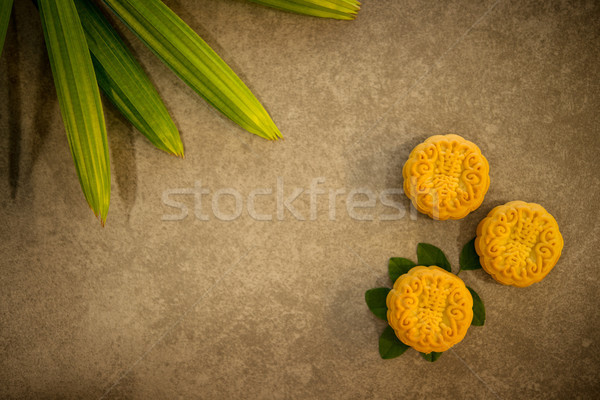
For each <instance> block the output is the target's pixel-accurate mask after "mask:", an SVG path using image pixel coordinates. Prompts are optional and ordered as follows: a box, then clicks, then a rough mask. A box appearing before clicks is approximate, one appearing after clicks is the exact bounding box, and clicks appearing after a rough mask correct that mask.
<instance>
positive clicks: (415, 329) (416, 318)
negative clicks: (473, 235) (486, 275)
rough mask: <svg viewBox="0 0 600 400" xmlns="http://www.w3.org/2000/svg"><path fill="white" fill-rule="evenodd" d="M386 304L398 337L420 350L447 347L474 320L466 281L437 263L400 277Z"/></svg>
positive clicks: (463, 334) (446, 348)
mask: <svg viewBox="0 0 600 400" xmlns="http://www.w3.org/2000/svg"><path fill="white" fill-rule="evenodd" d="M386 303H387V307H388V312H387V319H388V323H389V324H390V326H391V327H392V328H393V329H394V332H395V333H396V336H397V337H398V339H400V340H401V341H402V342H403V343H404V344H406V345H408V346H411V347H412V348H414V349H415V350H417V351H420V352H421V353H431V352H432V351H436V352H442V351H446V350H448V349H449V348H450V347H452V346H454V345H455V344H456V343H458V342H460V341H461V340H462V339H463V338H464V337H465V335H466V333H467V329H468V328H469V326H470V325H471V321H472V320H473V297H472V296H471V293H470V292H469V290H468V289H467V287H466V286H465V284H464V282H463V281H462V279H460V278H459V277H457V276H456V275H454V274H451V273H450V272H448V271H446V270H443V269H442V268H440V267H437V266H431V267H423V266H417V267H414V268H412V269H411V270H410V271H408V273H406V274H404V275H402V276H401V277H399V278H398V279H397V280H396V282H395V283H394V288H393V289H392V290H391V291H390V292H389V294H388V296H387V299H386Z"/></svg>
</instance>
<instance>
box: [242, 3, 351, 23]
mask: <svg viewBox="0 0 600 400" xmlns="http://www.w3.org/2000/svg"><path fill="white" fill-rule="evenodd" d="M250 1H252V2H254V3H258V4H262V5H264V6H268V7H272V8H276V9H278V10H283V11H289V12H295V13H298V14H305V15H312V16H314V17H321V18H334V19H354V18H356V14H357V13H358V10H359V9H360V2H359V1H357V0H250Z"/></svg>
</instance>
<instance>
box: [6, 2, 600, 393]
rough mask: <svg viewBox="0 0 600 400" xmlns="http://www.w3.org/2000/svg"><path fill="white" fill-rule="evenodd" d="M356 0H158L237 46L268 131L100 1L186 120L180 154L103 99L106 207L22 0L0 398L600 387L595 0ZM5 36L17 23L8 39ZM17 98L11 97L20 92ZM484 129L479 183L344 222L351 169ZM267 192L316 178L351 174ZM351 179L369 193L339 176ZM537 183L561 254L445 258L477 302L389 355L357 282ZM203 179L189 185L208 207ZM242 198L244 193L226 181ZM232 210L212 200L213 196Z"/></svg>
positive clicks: (397, 171) (477, 138)
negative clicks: (538, 269) (169, 61)
mask: <svg viewBox="0 0 600 400" xmlns="http://www.w3.org/2000/svg"><path fill="white" fill-rule="evenodd" d="M494 1H495V0H484V1H468V0H457V1H441V2H438V1H428V2H417V1H410V0H409V1H396V0H387V1H384V0H379V1H369V0H366V1H365V2H364V3H365V4H364V5H363V9H362V11H361V13H360V16H359V18H358V19H357V20H356V21H354V22H337V21H329V20H320V19H316V18H310V17H303V16H298V15H292V14H286V13H281V12H278V11H274V10H270V9H267V8H263V7H261V6H258V5H256V4H252V3H249V2H244V1H236V0H220V1H215V0H213V1H210V0H196V1H182V0H166V3H167V4H168V5H169V6H171V7H172V8H173V9H174V10H175V11H177V12H178V13H179V14H180V15H181V16H182V17H183V19H184V20H185V21H187V22H188V23H189V24H190V25H191V26H192V27H193V28H194V29H195V30H196V31H198V32H199V33H200V34H201V35H202V36H203V37H204V38H205V39H206V40H207V41H208V43H209V44H210V45H211V46H213V47H214V48H215V49H217V50H218V51H219V53H220V54H221V55H222V57H223V58H224V59H225V60H226V61H227V62H228V63H230V65H232V66H233V68H234V69H235V70H236V71H237V72H238V73H239V74H240V76H241V77H242V78H243V79H244V80H245V81H246V82H247V83H248V85H249V86H250V88H251V89H252V90H253V91H254V93H256V95H257V97H258V98H259V99H260V100H261V101H262V102H263V103H264V104H265V106H266V107H267V109H268V110H269V112H270V113H271V114H272V116H273V118H274V120H275V121H276V123H277V124H278V126H279V127H280V128H281V131H282V132H283V133H284V136H285V140H284V141H279V142H276V143H269V142H267V141H265V140H262V139H260V138H258V137H256V136H253V135H251V134H248V133H246V132H244V131H242V130H241V129H239V128H238V127H237V126H236V125H234V124H233V123H231V122H229V121H228V120H226V119H225V118H224V117H222V116H221V115H220V114H218V113H217V112H215V111H214V110H212V109H211V108H210V107H209V106H207V104H206V103H205V102H204V101H203V100H202V99H201V98H199V97H198V96H196V95H195V94H194V93H193V92H192V91H191V90H190V89H189V88H187V87H186V86H185V85H184V84H183V83H182V82H180V81H179V80H178V79H177V78H176V77H174V76H173V74H171V73H170V71H169V70H168V69H167V68H166V67H165V66H163V65H162V64H160V63H159V62H158V61H157V60H156V59H155V58H154V56H153V55H152V54H151V53H150V52H149V51H148V50H147V49H146V48H144V46H143V45H141V44H140V43H139V41H137V40H136V39H135V38H134V37H133V35H131V34H130V33H128V32H126V30H125V29H124V28H123V27H122V26H121V25H120V23H118V22H117V21H115V23H116V25H117V26H118V27H119V29H120V30H121V31H122V32H124V33H125V37H126V38H127V40H128V42H129V43H130V44H131V46H132V48H133V50H134V52H135V53H136V55H137V56H138V57H139V59H140V60H141V61H142V63H143V65H144V67H145V68H146V70H147V71H148V73H149V75H150V76H151V79H152V80H153V82H154V83H155V84H156V86H157V87H158V88H159V90H160V92H161V94H162V95H163V97H164V100H165V103H166V104H167V107H168V108H169V110H170V111H171V112H172V115H173V117H174V119H175V120H176V122H177V124H178V126H179V127H180V130H181V135H182V138H183V140H184V143H185V149H186V158H185V160H180V159H175V158H173V157H170V156H168V155H166V154H165V153H163V152H160V151H157V150H155V149H154V148H153V147H152V146H151V145H150V144H149V142H148V141H147V140H146V139H145V138H144V137H142V135H140V134H139V133H138V132H136V131H134V129H133V128H132V127H131V126H130V125H129V124H128V123H127V122H126V121H124V120H123V118H121V117H120V116H119V115H118V113H117V112H116V111H115V110H114V108H113V107H112V106H110V105H109V104H106V107H105V113H106V117H107V118H106V119H107V126H108V131H109V144H110V153H111V162H112V174H113V177H112V183H113V185H112V188H113V194H112V203H111V209H110V212H109V218H108V222H107V226H106V227H105V228H104V229H102V228H101V227H100V224H99V223H98V222H97V221H96V220H94V217H93V215H92V213H91V212H90V210H89V209H88V207H87V206H86V204H85V201H84V198H83V196H82V193H81V189H80V187H79V183H78V181H77V177H76V175H75V170H74V167H73V162H72V159H71V155H70V154H69V150H68V146H67V141H66V137H65V134H64V128H63V125H62V121H61V117H60V113H59V110H58V105H57V102H56V95H55V91H54V88H53V83H52V79H51V75H50V72H49V65H48V61H47V58H46V56H45V54H44V44H43V37H42V35H41V31H40V26H39V25H40V24H39V18H38V17H37V15H36V14H35V9H34V7H33V6H32V4H30V3H31V2H27V1H17V2H16V3H17V4H16V8H17V9H16V17H17V21H16V22H17V27H18V35H15V32H14V29H13V28H12V27H11V29H10V33H9V36H8V38H7V43H6V48H5V49H4V52H3V54H2V59H1V61H0V132H1V133H2V134H0V207H1V208H0V215H1V228H0V249H1V252H2V258H1V263H0V268H1V270H0V397H2V398H49V399H50V398H100V397H103V398H106V399H151V398H152V399H158V398H165V399H173V398H207V399H210V398H226V399H263V398H275V399H303V398H306V399H312V398H344V399H350V398H357V399H358V398H378V399H385V398H390V399H392V398H393V399H399V398H448V399H449V398H452V399H454V398H467V399H469V398H473V399H480V398H490V399H495V398H502V399H564V398H581V399H590V398H598V397H599V396H600V384H599V382H600V371H599V368H600V367H599V365H600V354H599V348H600V345H599V342H598V340H597V335H598V331H599V330H600V322H599V321H600V312H599V309H600V307H599V306H600V300H599V297H598V285H599V283H600V282H599V278H600V277H599V275H600V273H599V271H600V268H598V265H597V262H598V260H599V259H600V251H599V246H598V237H599V235H600V228H599V227H600V224H599V222H600V218H599V217H600V215H599V212H598V209H599V208H598V199H599V198H600V189H599V184H600V181H599V178H598V152H599V150H600V137H599V134H600V132H599V126H600V120H599V113H598V110H599V109H600V101H599V93H600V88H599V81H600V73H599V67H598V65H599V63H600V37H599V36H600V22H599V21H600V3H598V2H597V1H594V0H591V1H573V2H571V1H542V0H539V1H535V2H534V1H525V2H524V1H517V0H506V1H503V0H500V1H498V2H494ZM17 42H18V43H17ZM19 104H20V105H19ZM443 133H458V134H461V135H463V136H465V137H466V138H468V139H469V140H472V141H473V142H475V143H477V144H478V145H479V146H480V148H481V149H482V151H483V154H484V155H485V156H486V157H487V158H488V160H489V162H490V167H491V186H490V190H489V192H488V194H487V196H486V198H485V201H484V203H483V205H482V206H481V207H480V208H479V209H478V210H477V211H475V212H473V213H472V214H470V215H468V216H467V217H466V218H464V219H462V220H459V221H445V222H438V221H432V220H430V219H429V218H427V217H426V216H423V215H418V216H416V217H415V215H414V213H411V212H409V211H408V204H409V203H408V201H407V200H406V199H402V197H398V199H400V200H399V201H400V205H401V206H402V207H406V210H407V211H406V214H405V215H404V216H403V217H402V218H401V219H400V220H396V221H386V220H381V218H380V217H381V215H383V214H386V213H389V212H392V211H393V209H391V208H389V207H383V206H382V205H381V203H380V202H379V201H378V202H377V206H376V207H375V208H374V209H373V210H370V211H369V210H365V209H360V210H357V211H356V212H357V213H358V214H359V215H363V216H364V215H365V214H367V213H369V212H370V213H371V214H372V215H373V216H374V219H373V220H370V221H369V220H357V219H353V218H350V217H349V216H348V213H347V211H346V208H345V205H344V199H345V197H347V194H348V192H350V190H352V189H357V188H367V189H370V190H372V191H373V192H375V193H379V192H381V191H382V190H384V189H385V188H400V187H401V185H402V177H401V167H402V164H403V163H404V161H405V160H406V158H407V156H408V153H409V151H410V149H411V148H412V147H413V146H415V145H416V144H417V143H419V142H421V141H423V140H424V139H425V138H426V137H428V136H430V135H434V134H443ZM278 177H281V179H282V181H283V185H284V195H285V196H286V197H288V196H289V195H291V194H292V192H293V189H294V188H295V187H301V188H308V186H309V185H310V183H311V180H312V179H314V178H317V177H323V178H324V179H325V182H324V183H321V184H320V185H319V187H321V188H323V189H324V190H326V191H327V190H330V189H331V190H333V189H341V188H345V190H346V195H341V196H339V197H338V198H337V203H336V204H337V215H336V220H335V221H332V220H330V218H329V205H328V204H329V202H328V198H327V196H326V195H320V196H318V197H317V202H316V208H315V211H316V214H315V218H314V220H310V218H309V215H310V197H309V196H308V194H307V193H306V192H304V193H302V194H301V195H300V196H299V197H298V199H297V200H295V202H294V203H293V205H294V206H295V207H296V209H297V212H298V213H300V214H301V215H302V216H303V217H304V218H305V219H306V220H304V221H301V220H296V219H295V218H294V217H293V215H292V214H291V213H290V212H289V211H287V210H285V213H284V215H283V216H284V218H283V220H278V218H277V215H276V212H275V211H276V195H275V193H276V192H277V188H276V185H277V179H278ZM196 181H199V182H201V184H202V185H203V186H204V187H206V188H208V189H210V190H211V192H215V191H216V190H218V189H221V188H233V189H235V190H237V191H238V192H240V193H241V194H242V195H244V196H247V195H248V194H249V193H250V192H251V191H252V190H254V189H257V188H271V189H272V190H273V194H272V195H271V196H262V197H261V196H259V197H257V201H256V209H257V211H258V212H259V213H263V214H268V213H272V214H273V215H274V218H273V220H271V221H257V220H255V219H253V218H251V217H250V215H249V213H248V211H247V209H246V207H244V210H243V213H242V215H241V216H240V217H239V218H237V219H236V220H234V221H222V220H219V219H217V218H215V217H214V216H213V215H212V214H211V213H210V195H208V196H207V197H206V199H205V204H204V205H203V212H205V213H207V214H209V215H210V219H209V221H202V220H200V219H197V218H195V217H194V213H193V209H192V207H193V198H192V197H191V196H187V197H180V198H178V200H179V201H181V202H183V203H184V204H185V205H186V206H187V207H188V208H189V215H188V217H187V218H186V219H184V220H182V221H163V220H162V219H163V216H164V215H165V214H171V213H173V209H172V208H170V207H168V206H166V205H164V204H163V202H162V200H161V196H162V194H163V192H164V191H165V190H168V189H176V188H192V187H193V186H194V182H196ZM357 199H363V198H360V197H358V198H357ZM510 200H524V201H528V202H539V203H541V204H542V205H543V206H544V207H545V208H546V209H547V210H548V211H549V212H551V213H552V214H553V215H554V216H555V217H556V219H557V221H558V223H559V225H560V228H561V231H562V234H563V236H564V239H565V248H564V252H563V256H562V258H561V259H560V261H559V263H558V265H557V266H556V268H555V269H554V270H553V271H552V272H551V273H550V274H549V275H548V277H547V278H546V279H545V280H544V281H542V282H540V283H538V284H535V285H534V286H531V287H529V288H526V289H518V288H512V287H505V286H501V285H499V284H497V283H496V282H495V281H493V280H492V279H491V278H490V277H489V276H488V275H486V273H485V272H483V271H472V272H464V273H462V274H461V277H463V279H464V280H465V281H466V282H467V284H468V285H469V286H471V287H473V288H474V289H475V290H477V291H478V292H479V294H480V295H481V297H482V298H483V299H484V301H485V302H486V305H487V313H488V317H487V323H486V325H485V326H484V327H482V328H479V327H472V328H471V329H470V330H469V332H468V333H467V336H466V338H465V340H464V341H462V342H461V343H459V344H458V345H457V346H455V347H454V348H453V349H451V350H450V351H449V352H448V354H445V355H444V356H443V357H442V358H441V359H440V360H439V361H438V362H436V363H435V364H428V363H426V362H425V361H424V360H422V359H421V358H420V357H419V355H418V354H417V353H416V352H414V351H408V352H407V353H406V354H405V355H404V356H402V357H401V358H399V359H395V360H391V361H384V360H381V359H380V358H379V355H378V353H377V338H378V335H379V333H380V332H381V331H382V330H383V328H384V323H383V322H382V321H380V320H377V319H376V318H375V317H374V316H372V315H371V314H370V313H369V311H368V310H367V308H366V306H365V304H364V300H363V295H364V291H365V290H366V289H369V288H371V287H375V286H383V285H389V284H390V283H389V282H388V278H387V276H386V270H387V259H388V258H389V257H391V256H405V257H413V258H414V256H415V248H416V245H417V243H418V242H421V241H425V242H430V243H432V244H435V245H437V246H439V247H441V248H442V249H444V250H445V251H446V253H447V254H448V256H449V258H450V260H451V262H452V263H453V264H454V266H455V267H456V264H457V259H458V254H459V250H460V248H461V246H462V245H463V244H464V243H465V242H467V241H468V240H469V239H470V238H472V237H473V236H474V233H475V227H476V226H477V223H478V221H479V220H480V219H481V218H483V216H485V215H486V213H487V212H488V211H489V210H490V209H491V208H492V207H493V206H495V205H498V204H502V203H504V202H507V201H510ZM207 201H208V203H207ZM244 204H246V201H245V203H244ZM219 206H220V207H221V209H222V211H223V212H228V213H231V212H232V210H233V209H234V206H233V199H232V198H231V196H229V197H222V198H221V202H220V203H219Z"/></svg>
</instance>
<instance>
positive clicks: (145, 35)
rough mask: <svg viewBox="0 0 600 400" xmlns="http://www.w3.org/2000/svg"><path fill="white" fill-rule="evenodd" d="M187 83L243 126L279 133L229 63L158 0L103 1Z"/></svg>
mask: <svg viewBox="0 0 600 400" xmlns="http://www.w3.org/2000/svg"><path fill="white" fill-rule="evenodd" d="M104 2H105V3H106V4H107V5H108V6H109V7H110V8H111V9H112V10H113V11H114V12H115V13H116V14H117V15H118V16H119V18H121V20H122V21H123V22H124V23H125V24H126V25H127V26H128V27H129V28H130V29H131V30H132V31H133V32H134V33H135V34H136V35H137V36H138V37H139V38H140V39H141V40H142V41H143V42H144V43H145V44H146V45H147V46H148V47H149V48H150V49H151V50H152V51H153V52H154V53H155V54H156V55H157V56H158V57H159V58H160V59H161V60H162V61H163V62H164V63H165V64H167V65H168V66H169V67H170V68H171V69H172V70H173V71H174V72H175V73H176V74H177V75H178V76H179V77H180V78H181V79H182V80H183V81H184V82H185V83H186V84H188V85H189V86H190V87H191V88H193V89H194V90H195V91H196V92H197V93H198V94H200V96H202V97H203V98H204V99H206V101H208V102H209V103H210V104H211V105H213V106H214V107H215V108H216V109H217V110H219V111H221V112H222V113H223V114H224V115H225V116H227V117H228V118H230V119H231V120H232V121H234V122H235V123H237V124H238V125H240V126H241V127H242V128H244V129H246V130H247V131H249V132H252V133H254V134H256V135H258V136H261V137H263V138H265V139H270V140H276V139H277V138H279V137H281V133H280V132H279V129H277V127H276V126H275V124H274V123H273V121H272V120H271V117H270V116H269V114H268V113H267V112H266V111H265V109H264V108H263V106H262V105H261V104H260V102H259V101H258V100H257V99H256V97H254V95H253V94H252V93H251V92H250V89H248V87H247V86H246V85H245V84H244V83H243V82H242V81H241V80H240V78H238V76H237V75H236V74H235V73H234V72H233V71H232V70H231V68H229V66H228V65H227V64H225V62H224V61H223V60H221V58H219V56H218V55H217V54H216V53H215V52H214V51H213V50H212V49H211V48H210V47H209V46H208V45H207V44H206V42H204V40H202V39H201V38H200V37H199V36H198V35H197V34H196V33H195V32H194V31H193V30H192V29H191V28H190V27H189V26H187V25H186V24H185V22H183V21H182V20H181V19H180V18H179V17H178V16H177V15H176V14H175V13H174V12H173V11H171V10H170V9H169V8H168V7H167V6H166V5H164V4H163V3H162V2H161V1H160V0H104Z"/></svg>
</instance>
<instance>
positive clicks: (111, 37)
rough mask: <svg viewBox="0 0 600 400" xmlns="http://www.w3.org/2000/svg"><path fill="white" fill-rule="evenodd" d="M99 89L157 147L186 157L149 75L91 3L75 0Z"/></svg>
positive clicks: (173, 124) (174, 127)
mask: <svg viewBox="0 0 600 400" xmlns="http://www.w3.org/2000/svg"><path fill="white" fill-rule="evenodd" d="M75 5H76V6H77V11H78V12H79V17H80V18H81V24H82V26H83V30H84V31H85V35H86V38H87V43H88V47H89V48H90V52H91V53H92V61H93V63H94V68H95V70H96V78H97V80H98V84H99V85H100V88H101V89H102V91H103V92H104V94H105V95H106V96H107V97H108V98H109V99H110V101H111V102H112V103H113V104H114V105H115V106H116V107H117V108H118V109H119V111H121V113H122V114H123V115H124V116H125V117H126V118H127V119H128V120H129V121H130V122H131V123H132V124H133V126H135V127H136V128H137V129H138V130H139V131H140V132H141V133H142V134H144V136H146V137H147V138H148V139H149V140H150V142H152V143H153V144H154V145H155V146H156V147H158V148H159V149H161V150H164V151H166V152H168V153H172V154H174V155H177V156H183V144H182V143H181V139H180V137H179V131H178V130H177V127H176V126H175V123H174V122H173V120H172V119H171V117H170V115H169V112H168V111H167V109H166V107H165V105H164V103H163V102H162V100H161V99H160V96H159V94H158V92H157V91H156V89H155V88H154V86H153V85H152V83H151V82H150V79H148V76H147V75H146V73H145V72H144V70H143V69H142V67H141V66H140V65H139V63H138V62H137V61H136V60H135V58H133V56H132V55H131V53H130V51H129V50H128V49H127V46H126V45H125V43H124V42H123V40H122V39H121V38H120V36H119V34H118V33H117V32H116V31H115V30H114V28H113V27H112V26H111V25H110V24H109V22H108V21H107V20H106V18H105V17H104V16H103V15H102V13H101V12H100V10H99V9H98V7H96V6H95V5H94V4H93V3H92V2H91V1H90V0H75Z"/></svg>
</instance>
